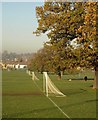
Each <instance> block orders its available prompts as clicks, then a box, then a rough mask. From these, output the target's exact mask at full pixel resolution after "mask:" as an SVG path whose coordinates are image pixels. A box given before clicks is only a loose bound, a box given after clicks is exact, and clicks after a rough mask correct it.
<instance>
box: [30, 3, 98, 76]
mask: <svg viewBox="0 0 98 120" xmlns="http://www.w3.org/2000/svg"><path fill="white" fill-rule="evenodd" d="M97 7H98V3H97V2H73V3H71V2H55V1H54V2H45V3H44V6H40V7H36V17H37V19H38V27H37V30H36V31H35V32H34V34H36V35H40V34H41V33H46V34H47V36H48V38H49V41H48V42H46V43H45V44H44V48H43V49H41V50H39V51H38V52H37V53H35V54H34V56H33V58H32V60H31V62H30V64H29V69H31V70H33V71H41V72H42V71H51V72H52V71H53V72H56V73H57V74H59V72H60V71H63V72H64V71H65V70H66V69H70V70H72V69H76V68H90V67H94V65H95V59H96V55H97V52H98V51H97V50H98V42H97V41H98V40H97V35H96V28H97V27H96V25H97V24H96V19H97V15H96V12H97ZM73 40H75V42H76V44H75V45H74V44H72V41H73Z"/></svg>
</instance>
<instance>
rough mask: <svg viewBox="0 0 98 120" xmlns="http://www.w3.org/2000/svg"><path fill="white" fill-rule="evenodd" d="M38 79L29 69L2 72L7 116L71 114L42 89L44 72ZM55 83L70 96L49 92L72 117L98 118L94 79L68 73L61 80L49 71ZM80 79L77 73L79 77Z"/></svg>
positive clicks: (52, 116)
mask: <svg viewBox="0 0 98 120" xmlns="http://www.w3.org/2000/svg"><path fill="white" fill-rule="evenodd" d="M36 75H37V77H38V78H39V79H40V80H39V81H35V82H36V84H37V86H36V84H35V82H34V81H33V80H32V79H31V76H29V75H28V74H26V71H22V70H19V71H18V70H16V71H3V72H2V92H3V93H2V95H3V96H2V108H3V109H2V117H3V118H67V117H66V116H65V115H64V114H63V113H62V112H61V111H60V110H59V109H58V108H57V107H56V106H55V105H54V104H53V103H52V102H51V101H50V100H49V99H48V98H47V97H46V96H45V95H44V94H43V92H42V88H43V86H42V78H43V77H42V74H38V73H37V74H36ZM49 76H50V78H51V80H52V81H53V83H54V84H55V85H56V86H57V87H58V88H59V90H60V91H62V92H63V93H64V94H65V95H66V97H54V96H49V98H51V100H52V101H54V103H55V104H56V105H57V106H58V107H59V108H61V109H62V111H63V112H64V113H66V114H67V115H68V116H69V117H70V118H96V101H97V99H96V90H93V89H92V87H91V85H92V84H93V80H88V81H86V82H85V81H84V80H75V79H74V80H72V81H71V82H69V81H68V80H67V78H66V75H64V76H63V78H62V80H57V77H56V76H55V75H51V74H49ZM76 79H77V77H76ZM39 88H40V89H39Z"/></svg>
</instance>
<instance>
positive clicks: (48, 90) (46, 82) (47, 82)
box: [43, 72, 66, 97]
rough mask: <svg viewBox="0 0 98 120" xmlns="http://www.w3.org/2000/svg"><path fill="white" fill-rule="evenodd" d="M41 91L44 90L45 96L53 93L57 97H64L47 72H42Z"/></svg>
mask: <svg viewBox="0 0 98 120" xmlns="http://www.w3.org/2000/svg"><path fill="white" fill-rule="evenodd" d="M43 91H44V92H45V94H46V96H49V95H50V94H51V95H52V94H54V95H56V96H57V97H64V96H66V95H64V94H63V93H62V92H61V91H60V90H59V89H58V88H57V87H56V86H55V85H54V84H53V82H52V81H51V79H50V78H49V76H48V74H47V72H43Z"/></svg>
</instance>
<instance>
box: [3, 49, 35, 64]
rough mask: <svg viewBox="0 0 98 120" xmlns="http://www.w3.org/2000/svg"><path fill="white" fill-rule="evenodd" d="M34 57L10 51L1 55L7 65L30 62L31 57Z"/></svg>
mask: <svg viewBox="0 0 98 120" xmlns="http://www.w3.org/2000/svg"><path fill="white" fill-rule="evenodd" d="M32 56H33V53H20V54H18V53H15V52H8V51H6V50H5V51H4V52H3V53H2V54H1V59H2V62H4V63H6V62H8V61H9V62H11V61H13V62H14V61H15V62H22V61H27V60H29V59H30V58H31V57H32Z"/></svg>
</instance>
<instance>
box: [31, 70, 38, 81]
mask: <svg viewBox="0 0 98 120" xmlns="http://www.w3.org/2000/svg"><path fill="white" fill-rule="evenodd" d="M32 80H39V79H38V78H37V77H36V75H35V73H34V72H32Z"/></svg>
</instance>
